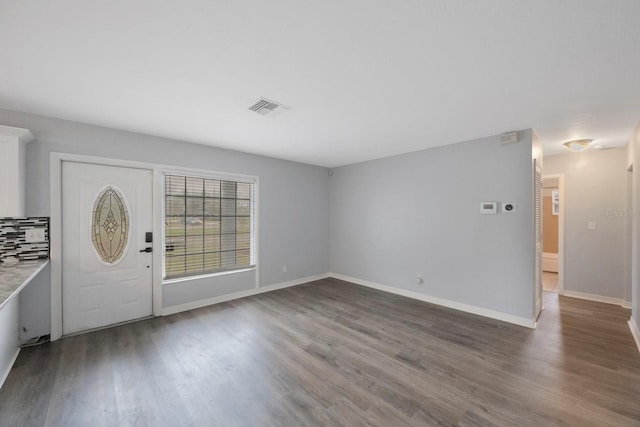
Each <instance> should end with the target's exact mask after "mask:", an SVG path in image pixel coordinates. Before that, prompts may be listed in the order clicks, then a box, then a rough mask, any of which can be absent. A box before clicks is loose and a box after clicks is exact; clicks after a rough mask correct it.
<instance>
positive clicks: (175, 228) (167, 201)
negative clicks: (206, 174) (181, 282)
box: [164, 175, 255, 279]
mask: <svg viewBox="0 0 640 427" xmlns="http://www.w3.org/2000/svg"><path fill="white" fill-rule="evenodd" d="M254 187H255V185H254V184H253V183H251V182H241V181H230V180H226V179H209V178H198V177H190V176H179V175H165V185H164V205H165V228H164V248H165V252H164V278H165V279H171V278H179V277H186V276H194V275H202V274H207V273H215V272H221V271H230V270H237V269H244V268H248V267H253V266H255V226H254V225H255V194H254V191H255V188H254Z"/></svg>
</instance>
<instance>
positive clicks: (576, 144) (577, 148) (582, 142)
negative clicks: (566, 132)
mask: <svg viewBox="0 0 640 427" xmlns="http://www.w3.org/2000/svg"><path fill="white" fill-rule="evenodd" d="M591 141H593V139H574V140H573V141H567V142H565V143H564V144H563V145H564V146H565V147H567V150H569V151H573V152H574V153H579V152H581V151H584V150H586V149H587V147H588V146H589V144H591Z"/></svg>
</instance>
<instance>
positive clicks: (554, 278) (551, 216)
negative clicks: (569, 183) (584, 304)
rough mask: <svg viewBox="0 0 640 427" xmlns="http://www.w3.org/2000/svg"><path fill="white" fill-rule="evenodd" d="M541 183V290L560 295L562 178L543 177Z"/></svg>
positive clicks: (562, 222)
mask: <svg viewBox="0 0 640 427" xmlns="http://www.w3.org/2000/svg"><path fill="white" fill-rule="evenodd" d="M542 182H543V193H542V194H543V197H542V214H543V219H542V242H543V244H542V289H543V290H544V291H547V292H555V293H562V291H563V290H564V277H563V271H562V270H563V269H562V265H563V262H562V261H563V255H564V254H563V252H564V241H563V240H564V239H563V229H564V212H563V210H564V209H563V204H564V203H563V199H564V176H563V175H545V176H544V177H543V181H542Z"/></svg>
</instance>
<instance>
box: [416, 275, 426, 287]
mask: <svg viewBox="0 0 640 427" xmlns="http://www.w3.org/2000/svg"><path fill="white" fill-rule="evenodd" d="M416 283H417V284H418V285H424V279H423V278H422V276H421V275H419V274H418V275H417V276H416Z"/></svg>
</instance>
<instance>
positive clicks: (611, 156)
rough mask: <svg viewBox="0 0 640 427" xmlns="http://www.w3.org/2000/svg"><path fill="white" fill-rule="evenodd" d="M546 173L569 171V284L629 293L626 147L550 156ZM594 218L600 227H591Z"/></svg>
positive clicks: (622, 295)
mask: <svg viewBox="0 0 640 427" xmlns="http://www.w3.org/2000/svg"><path fill="white" fill-rule="evenodd" d="M544 162H545V163H544V173H545V174H546V175H548V174H559V173H563V174H564V176H565V181H564V182H565V188H564V194H563V197H564V208H565V215H564V242H565V243H564V249H565V251H564V252H565V253H564V267H565V269H564V272H565V277H564V280H565V281H564V288H565V290H566V291H574V292H582V293H587V294H593V295H599V296H605V297H612V298H621V299H623V298H625V280H626V277H625V269H626V264H627V254H626V246H627V242H626V239H627V216H626V213H627V190H626V187H627V173H628V172H627V171H626V169H627V150H626V148H616V149H611V150H587V151H585V152H583V153H566V154H562V155H557V156H547V157H545V160H544ZM589 221H595V222H596V226H597V229H596V230H588V229H587V223H588V222H589Z"/></svg>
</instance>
